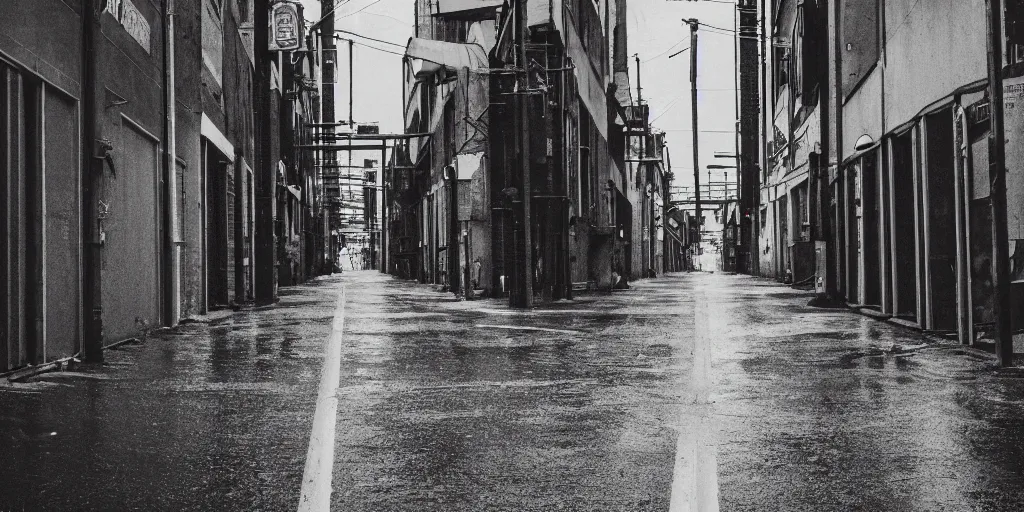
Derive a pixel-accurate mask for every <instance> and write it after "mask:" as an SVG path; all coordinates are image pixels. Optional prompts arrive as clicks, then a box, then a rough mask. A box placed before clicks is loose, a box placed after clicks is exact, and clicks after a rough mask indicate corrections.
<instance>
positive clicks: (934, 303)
mask: <svg viewBox="0 0 1024 512" xmlns="http://www.w3.org/2000/svg"><path fill="white" fill-rule="evenodd" d="M953 144H954V142H953V114H952V110H950V109H945V110H942V111H939V112H937V113H935V114H931V115H929V116H928V117H927V118H926V121H925V148H924V150H925V152H926V155H925V163H926V169H925V171H926V172H925V176H924V179H925V190H926V194H927V203H926V206H925V209H926V222H927V226H928V228H927V236H926V237H925V243H926V244H927V250H928V253H927V254H928V261H927V264H928V271H927V273H928V291H929V295H930V297H931V300H930V301H929V302H930V305H931V311H930V319H931V321H930V322H929V323H930V325H929V326H928V328H929V329H933V330H941V331H952V330H955V329H956V327H957V310H956V290H957V283H956V230H955V229H953V226H955V225H956V212H955V199H956V193H955V185H956V183H955V179H956V178H955V176H956V173H955V171H954V166H953V164H954V162H953V151H951V149H952V148H953Z"/></svg>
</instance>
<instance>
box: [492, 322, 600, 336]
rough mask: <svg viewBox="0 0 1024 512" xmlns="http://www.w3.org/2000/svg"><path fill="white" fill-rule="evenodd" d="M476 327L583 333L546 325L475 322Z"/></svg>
mask: <svg viewBox="0 0 1024 512" xmlns="http://www.w3.org/2000/svg"><path fill="white" fill-rule="evenodd" d="M476 327H478V328H485V329H508V330H511V331H540V332H557V333H559V334H583V333H582V332H580V331H570V330H567V329H548V328H547V327H527V326H525V325H484V324H477V325H476Z"/></svg>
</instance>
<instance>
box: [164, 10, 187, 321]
mask: <svg viewBox="0 0 1024 512" xmlns="http://www.w3.org/2000/svg"><path fill="white" fill-rule="evenodd" d="M165 9H166V13H165V16H166V17H167V21H166V22H165V23H166V24H165V26H164V27H165V30H164V33H165V37H166V40H165V41H164V48H165V51H164V69H165V80H166V83H167V85H166V87H167V92H166V94H165V99H166V102H167V103H166V107H165V109H164V112H165V114H166V116H167V139H166V156H167V197H168V201H167V203H168V216H170V228H171V229H170V231H171V232H170V233H168V236H169V238H170V247H169V249H170V253H171V254H170V270H171V271H170V283H168V284H169V285H170V287H171V289H170V308H169V311H168V313H169V316H170V318H168V319H167V324H168V325H169V326H171V327H174V326H176V325H178V321H179V320H180V319H181V244H182V243H183V241H182V240H181V223H180V222H179V219H178V215H179V212H178V195H179V193H178V187H179V186H180V184H179V183H178V151H177V147H178V146H177V144H178V142H177V136H176V131H177V129H178V122H177V113H176V112H177V111H176V109H175V103H176V101H177V97H176V94H175V90H174V80H175V70H174V16H175V13H174V0H166V3H165Z"/></svg>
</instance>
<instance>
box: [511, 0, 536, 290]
mask: <svg viewBox="0 0 1024 512" xmlns="http://www.w3.org/2000/svg"><path fill="white" fill-rule="evenodd" d="M515 17H516V19H515V21H516V24H517V25H516V32H515V33H516V37H517V38H518V39H519V45H518V48H517V50H518V51H517V53H518V58H517V59H516V60H518V61H519V62H518V66H517V67H518V68H519V72H518V78H517V80H519V87H518V89H519V90H518V94H517V95H516V107H517V110H518V114H519V130H518V131H519V159H520V164H521V166H522V169H521V172H522V188H523V189H522V191H521V192H520V193H521V194H522V197H521V203H520V204H521V205H522V210H523V213H522V216H521V217H520V229H521V230H522V247H520V249H521V252H520V254H519V258H520V264H519V265H518V269H519V276H518V278H519V279H518V280H519V281H520V282H518V283H516V293H515V294H512V296H511V301H510V302H511V306H512V307H521V308H531V307H533V240H532V238H533V232H532V231H533V225H532V223H531V220H530V199H531V198H530V196H531V194H533V190H532V189H531V188H530V136H529V134H530V116H529V112H528V108H527V107H528V106H529V99H528V98H529V97H528V96H527V89H528V88H529V85H530V75H529V72H528V65H527V60H526V42H527V40H528V39H529V31H530V25H529V23H527V21H526V0H518V1H517V2H516V13H515Z"/></svg>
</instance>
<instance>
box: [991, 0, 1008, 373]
mask: <svg viewBox="0 0 1024 512" xmlns="http://www.w3.org/2000/svg"><path fill="white" fill-rule="evenodd" d="M985 7H986V11H987V14H988V97H989V105H990V107H991V111H992V113H991V127H990V129H989V135H988V154H989V177H990V178H989V185H990V187H991V205H992V280H993V281H994V283H993V284H994V286H993V288H994V291H995V297H994V301H995V313H996V355H998V356H999V364H1000V365H1001V366H1010V365H1012V364H1013V331H1012V330H1011V329H1012V322H1011V316H1012V314H1013V313H1012V311H1011V303H1010V256H1009V253H1010V247H1009V234H1008V232H1007V220H1006V140H1005V137H1004V134H1003V82H1002V76H1003V75H1002V71H1003V35H1002V28H1003V21H1002V13H1003V6H1002V2H1001V1H1000V0H987V1H986V2H985Z"/></svg>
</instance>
